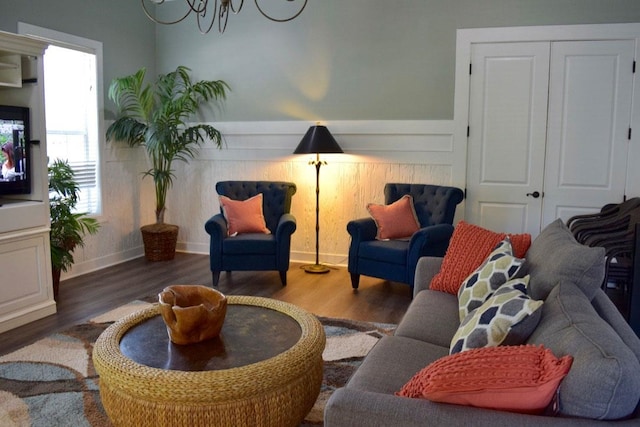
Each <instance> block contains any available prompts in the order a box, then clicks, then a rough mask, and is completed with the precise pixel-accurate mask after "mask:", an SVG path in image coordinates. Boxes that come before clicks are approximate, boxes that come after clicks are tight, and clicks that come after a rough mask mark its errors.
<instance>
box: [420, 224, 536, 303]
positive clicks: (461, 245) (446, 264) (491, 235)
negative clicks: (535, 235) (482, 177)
mask: <svg viewBox="0 0 640 427" xmlns="http://www.w3.org/2000/svg"><path fill="white" fill-rule="evenodd" d="M505 237H507V234H505V233H496V232H494V231H491V230H487V229H485V228H482V227H478V226H477V225H473V224H469V223H467V222H465V221H460V222H459V223H458V224H457V225H456V227H455V229H454V231H453V235H452V236H451V241H450V243H449V247H448V248H447V252H446V253H445V256H444V259H443V260H442V268H441V269H440V272H439V273H438V274H437V275H436V276H435V277H434V278H433V280H432V281H431V284H430V285H429V288H430V289H433V290H435V291H443V292H449V293H450V294H453V295H457V294H458V289H459V288H460V285H461V284H462V281H463V280H464V279H465V278H467V277H468V276H469V275H470V274H471V273H473V271H474V270H475V269H476V268H478V266H479V265H480V264H482V262H483V261H484V260H485V259H486V258H487V256H488V255H489V254H490V253H491V251H492V250H493V249H494V248H495V247H496V245H497V244H498V243H500V241H501V240H503V239H504V238H505ZM509 237H510V238H511V244H512V245H513V249H514V254H515V256H516V257H518V258H522V257H524V255H525V253H526V252H527V249H528V248H529V245H530V244H531V235H529V234H509Z"/></svg>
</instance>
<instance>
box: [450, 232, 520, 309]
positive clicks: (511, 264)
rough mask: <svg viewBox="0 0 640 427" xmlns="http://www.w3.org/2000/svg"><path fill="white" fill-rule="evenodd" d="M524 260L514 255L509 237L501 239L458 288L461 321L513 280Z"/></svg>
mask: <svg viewBox="0 0 640 427" xmlns="http://www.w3.org/2000/svg"><path fill="white" fill-rule="evenodd" d="M523 262H524V259H521V258H516V257H514V256H513V248H512V247H511V240H510V239H509V237H506V238H505V239H504V240H503V241H501V242H500V243H499V244H498V245H497V246H496V247H495V248H494V249H493V251H491V253H490V254H489V256H488V257H487V259H486V260H485V261H484V262H483V263H482V265H480V267H478V268H477V269H476V270H475V271H474V272H473V273H471V274H470V275H469V277H467V278H466V279H465V280H464V282H462V285H461V286H460V289H459V290H458V305H459V315H460V321H462V320H463V319H464V318H465V317H467V315H468V314H469V313H471V312H472V311H473V310H475V309H476V308H478V307H480V306H481V305H482V304H484V302H485V301H486V300H487V299H488V298H489V297H490V296H491V295H493V293H494V292H495V291H497V290H498V288H499V287H500V286H502V285H504V284H505V283H507V282H508V281H509V280H511V279H512V278H513V277H514V276H515V275H516V273H517V272H518V270H520V266H521V265H522V263H523Z"/></svg>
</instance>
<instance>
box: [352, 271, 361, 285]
mask: <svg viewBox="0 0 640 427" xmlns="http://www.w3.org/2000/svg"><path fill="white" fill-rule="evenodd" d="M359 285H360V275H359V274H356V273H351V286H352V287H353V289H358V286H359Z"/></svg>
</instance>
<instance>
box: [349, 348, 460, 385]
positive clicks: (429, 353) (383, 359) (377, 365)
mask: <svg viewBox="0 0 640 427" xmlns="http://www.w3.org/2000/svg"><path fill="white" fill-rule="evenodd" d="M448 351H449V349H448V348H447V347H441V346H437V345H434V344H431V343H427V342H423V341H419V340H414V339H412V338H407V337H399V336H395V335H394V336H384V337H382V338H380V340H379V341H378V342H377V343H376V345H375V346H374V347H373V348H372V349H371V351H369V353H368V354H367V357H365V359H364V360H363V361H362V364H361V365H360V366H359V367H358V369H357V370H356V372H355V373H354V374H353V376H352V377H351V378H350V379H349V382H348V383H347V387H350V388H356V389H358V390H364V391H369V392H375V393H387V394H391V395H393V394H394V393H395V392H396V391H398V390H400V388H401V387H402V386H403V384H405V383H406V382H407V381H409V379H410V378H411V377H412V376H413V375H415V373H416V372H418V371H419V370H421V369H422V368H424V367H425V366H427V365H428V364H430V363H431V362H433V361H435V360H438V359H439V358H441V357H443V356H446V355H447V353H448Z"/></svg>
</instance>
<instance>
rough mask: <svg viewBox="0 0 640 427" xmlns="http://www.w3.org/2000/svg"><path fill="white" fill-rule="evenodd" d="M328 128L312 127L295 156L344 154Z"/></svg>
mask: <svg viewBox="0 0 640 427" xmlns="http://www.w3.org/2000/svg"><path fill="white" fill-rule="evenodd" d="M343 152H344V151H342V148H340V146H339V145H338V143H337V142H336V140H335V139H333V135H331V132H329V129H327V127H326V126H319V125H317V126H311V127H310V128H309V130H308V131H307V133H306V134H305V135H304V136H303V137H302V140H301V141H300V144H298V147H296V150H295V151H294V152H293V154H315V153H343Z"/></svg>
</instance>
